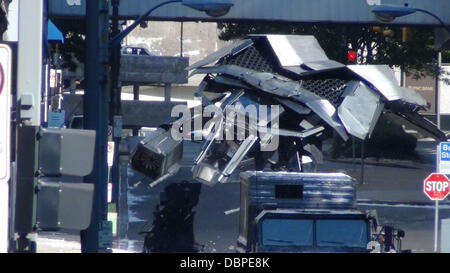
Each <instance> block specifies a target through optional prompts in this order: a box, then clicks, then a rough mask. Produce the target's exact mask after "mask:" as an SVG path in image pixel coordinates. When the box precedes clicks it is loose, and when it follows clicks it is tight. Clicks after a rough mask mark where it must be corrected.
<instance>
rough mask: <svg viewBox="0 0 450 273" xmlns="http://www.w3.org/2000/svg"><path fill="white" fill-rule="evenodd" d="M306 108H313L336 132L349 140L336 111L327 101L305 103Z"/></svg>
mask: <svg viewBox="0 0 450 273" xmlns="http://www.w3.org/2000/svg"><path fill="white" fill-rule="evenodd" d="M305 104H306V106H308V107H309V108H311V109H312V110H313V111H314V113H316V114H317V115H318V116H319V117H320V118H321V119H323V120H324V121H325V122H326V123H327V124H328V125H330V126H331V127H332V128H334V129H335V130H336V132H337V133H338V134H339V135H340V136H341V137H342V139H344V140H347V139H348V135H347V133H346V132H345V130H344V127H343V126H342V124H341V123H340V122H339V121H338V120H337V118H336V109H335V108H334V106H333V105H332V104H331V103H330V102H329V101H327V100H314V101H309V102H306V103H305Z"/></svg>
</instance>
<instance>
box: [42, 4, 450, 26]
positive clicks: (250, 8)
mask: <svg viewBox="0 0 450 273" xmlns="http://www.w3.org/2000/svg"><path fill="white" fill-rule="evenodd" d="M78 2H79V3H80V5H78ZM161 2H163V0H126V1H123V2H121V5H120V10H119V14H120V17H122V18H136V17H137V16H138V15H141V14H142V13H143V12H145V11H147V10H148V9H150V8H151V7H154V6H155V5H157V4H159V3H161ZM232 2H233V4H234V6H233V7H232V8H231V10H230V12H229V13H228V14H227V15H225V16H224V17H220V18H212V17H210V16H208V15H206V14H205V13H202V12H198V11H195V10H192V9H189V8H187V7H185V6H182V5H180V4H172V5H168V6H165V7H161V8H160V9H157V10H155V12H154V13H152V14H151V16H150V17H149V19H150V20H154V19H159V20H176V21H212V20H233V21H235V20H241V21H248V20H258V21H261V20H266V21H284V22H326V23H372V24H379V23H377V22H376V20H375V16H374V15H373V14H372V12H371V10H372V8H373V5H374V4H375V3H377V2H378V3H383V4H396V5H404V3H405V1H404V0H389V1H388V0H380V1H377V0H339V1H336V0H314V1H292V0H277V1H273V0H245V1H243V0H241V1H232ZM407 2H408V3H409V6H410V7H414V8H422V9H426V10H429V11H431V12H433V13H435V14H436V15H437V16H439V17H440V18H441V19H442V20H443V21H444V22H445V23H447V24H450V13H448V12H447V11H448V10H450V1H448V0H427V1H424V0H409V1H407ZM125 3H126V4H125ZM48 6H49V14H50V16H76V17H80V16H84V14H85V8H86V0H49V3H48ZM392 23H393V24H400V25H403V24H432V25H435V26H437V25H439V23H438V22H437V21H436V20H435V19H434V18H432V17H431V16H429V15H427V14H422V13H416V14H412V15H409V16H404V17H401V18H398V19H396V20H395V21H394V22H392Z"/></svg>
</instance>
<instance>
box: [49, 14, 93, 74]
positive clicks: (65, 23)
mask: <svg viewBox="0 0 450 273" xmlns="http://www.w3.org/2000/svg"><path fill="white" fill-rule="evenodd" d="M53 22H54V23H55V25H56V26H57V27H58V28H59V30H61V32H62V33H64V39H65V40H64V43H63V44H62V45H60V47H59V48H58V51H59V53H61V58H62V64H61V65H62V68H67V69H69V70H71V71H75V69H76V68H77V64H76V63H75V62H74V59H73V58H76V59H77V60H78V61H79V62H81V63H84V58H85V33H86V24H85V21H84V20H67V19H54V20H53ZM54 50H56V49H54Z"/></svg>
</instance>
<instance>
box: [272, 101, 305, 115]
mask: <svg viewBox="0 0 450 273" xmlns="http://www.w3.org/2000/svg"><path fill="white" fill-rule="evenodd" d="M275 100H276V101H278V102H280V103H281V104H282V105H283V106H285V107H287V108H289V109H291V110H292V111H294V112H296V113H297V114H300V115H308V114H309V113H311V109H309V108H308V107H305V106H303V105H301V104H299V103H296V102H294V101H292V100H289V99H281V98H275Z"/></svg>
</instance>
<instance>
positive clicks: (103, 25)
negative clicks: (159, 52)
mask: <svg viewBox="0 0 450 273" xmlns="http://www.w3.org/2000/svg"><path fill="white" fill-rule="evenodd" d="M33 1H34V0H33ZM108 8H109V1H108V0H89V1H86V64H85V81H86V88H85V94H84V127H85V129H92V130H95V131H96V139H95V141H96V143H95V153H94V169H93V171H92V173H91V174H90V175H88V176H86V177H85V178H84V182H85V183H92V184H94V185H95V193H94V204H93V210H92V218H91V224H90V226H89V228H88V229H86V230H82V231H81V232H80V239H81V250H82V252H83V253H86V252H89V253H96V252H99V249H103V248H104V247H103V246H102V244H103V243H104V242H102V240H101V239H100V237H101V236H100V234H101V233H102V232H105V231H108V230H106V226H107V225H106V220H107V209H108V208H107V206H108V205H107V188H108V185H107V180H108V166H107V141H108V99H109V96H108V72H107V71H108V70H107V69H108V61H109V55H108V33H109V29H108V26H109V24H108Z"/></svg>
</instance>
